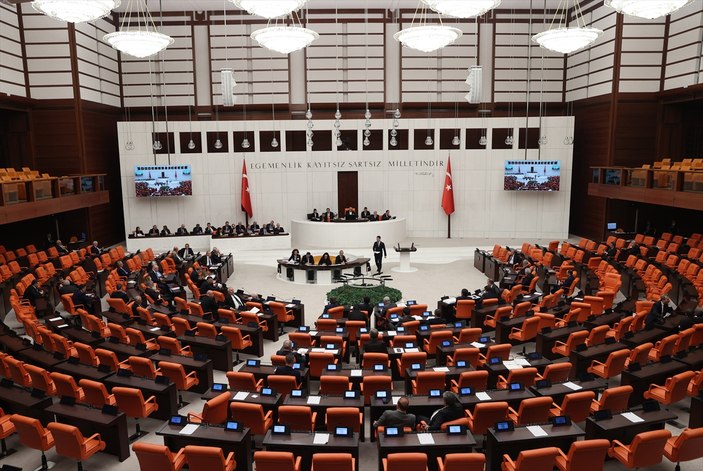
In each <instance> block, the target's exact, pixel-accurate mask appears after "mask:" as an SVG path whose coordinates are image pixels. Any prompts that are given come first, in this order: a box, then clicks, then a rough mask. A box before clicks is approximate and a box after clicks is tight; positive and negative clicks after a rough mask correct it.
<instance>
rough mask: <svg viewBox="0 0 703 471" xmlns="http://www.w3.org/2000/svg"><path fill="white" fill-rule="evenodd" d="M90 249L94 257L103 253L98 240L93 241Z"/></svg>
mask: <svg viewBox="0 0 703 471" xmlns="http://www.w3.org/2000/svg"><path fill="white" fill-rule="evenodd" d="M88 250H89V251H90V255H92V256H93V257H99V256H100V254H101V253H102V250H101V249H100V246H98V241H97V240H94V241H93V243H92V244H91V245H90V248H89V249H88Z"/></svg>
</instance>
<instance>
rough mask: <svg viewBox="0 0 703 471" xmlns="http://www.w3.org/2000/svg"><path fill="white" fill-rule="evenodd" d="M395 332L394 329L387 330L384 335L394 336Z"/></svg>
mask: <svg viewBox="0 0 703 471" xmlns="http://www.w3.org/2000/svg"><path fill="white" fill-rule="evenodd" d="M397 333H398V332H396V331H395V330H389V331H387V332H386V335H387V336H389V337H395V336H396V334H397Z"/></svg>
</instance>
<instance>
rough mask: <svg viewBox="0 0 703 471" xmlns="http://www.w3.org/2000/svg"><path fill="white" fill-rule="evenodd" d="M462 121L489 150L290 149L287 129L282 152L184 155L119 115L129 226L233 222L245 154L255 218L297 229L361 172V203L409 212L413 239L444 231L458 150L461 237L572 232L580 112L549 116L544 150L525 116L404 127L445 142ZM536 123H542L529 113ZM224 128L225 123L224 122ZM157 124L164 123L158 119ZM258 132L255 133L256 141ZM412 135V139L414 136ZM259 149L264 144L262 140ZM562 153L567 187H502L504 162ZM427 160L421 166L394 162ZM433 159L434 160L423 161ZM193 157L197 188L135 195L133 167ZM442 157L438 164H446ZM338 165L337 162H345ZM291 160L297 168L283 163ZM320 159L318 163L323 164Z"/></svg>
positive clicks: (229, 125) (456, 222) (199, 126)
mask: <svg viewBox="0 0 703 471" xmlns="http://www.w3.org/2000/svg"><path fill="white" fill-rule="evenodd" d="M372 122H373V126H372V129H380V128H382V127H383V128H384V129H388V126H390V124H391V123H390V121H385V120H381V119H373V120H372ZM332 123H333V121H332V120H326V121H322V120H316V121H315V133H316V134H318V133H323V132H332V131H331V130H332V129H333V128H332ZM457 124H458V125H459V126H460V127H461V129H462V132H461V140H462V146H463V143H464V142H465V139H464V138H465V131H464V130H465V129H467V128H481V127H487V128H488V148H487V149H482V150H452V151H449V150H439V149H435V150H413V149H412V142H411V143H410V146H411V149H410V150H407V151H399V150H388V144H387V143H386V144H385V149H384V150H381V151H329V152H321V151H312V152H311V151H307V152H288V151H286V147H285V145H286V143H285V132H283V133H282V135H281V138H280V139H279V140H280V141H281V146H282V147H281V149H282V151H281V152H273V153H267V152H256V153H248V154H246V155H244V154H242V153H233V152H230V153H227V154H185V155H184V154H181V153H180V148H179V144H178V142H179V139H178V138H177V137H176V139H175V140H176V152H175V153H174V154H172V155H171V156H170V162H169V158H168V156H166V155H157V156H154V155H153V153H152V151H151V141H150V140H151V131H152V124H151V123H149V122H132V123H125V122H123V123H119V124H118V127H119V137H120V143H119V145H120V165H121V166H120V168H121V176H122V177H121V179H122V194H123V205H124V214H125V227H126V228H127V230H128V231H131V230H133V229H134V227H135V226H141V227H142V229H144V230H146V228H147V227H150V226H151V225H152V224H157V225H158V226H159V227H161V226H162V225H164V224H167V225H168V226H169V227H170V228H171V229H172V230H175V228H176V227H177V226H178V225H179V224H180V223H185V224H186V226H187V227H188V228H189V229H190V228H191V227H192V226H193V225H195V223H196V222H200V223H202V224H203V225H204V223H206V222H212V223H213V224H214V225H221V224H223V223H224V221H225V220H229V221H230V222H232V223H234V222H236V221H238V220H243V216H244V215H243V213H242V211H241V210H240V191H241V186H240V185H241V169H242V160H243V159H244V158H246V162H247V167H248V176H249V182H250V189H251V199H252V206H253V210H254V219H256V220H258V221H259V222H260V223H262V222H264V221H267V220H270V219H274V220H276V221H280V222H281V224H282V225H283V226H284V227H285V228H286V229H289V228H290V221H291V220H292V219H301V218H305V215H306V214H307V213H308V212H310V211H311V210H312V208H314V207H316V208H317V209H318V210H319V211H323V210H324V209H325V208H326V207H327V206H330V207H332V208H335V209H336V206H337V177H336V172H337V171H338V170H341V171H349V170H352V171H353V170H356V171H358V172H359V206H360V207H363V206H368V207H369V208H370V209H371V210H374V209H377V210H379V213H380V212H381V211H382V210H385V209H390V210H391V213H392V214H394V215H396V216H398V217H404V218H406V219H407V230H408V236H409V237H445V236H446V233H447V217H446V216H445V214H444V212H443V210H442V209H441V207H440V202H441V197H442V188H443V184H444V177H445V165H446V161H447V157H448V156H449V155H450V154H451V162H452V173H453V178H454V198H455V205H456V209H457V210H456V212H455V213H454V215H452V236H453V237H514V238H564V237H566V236H567V234H568V227H569V200H570V197H571V171H572V150H573V148H572V146H568V145H565V144H564V137H565V136H567V135H573V119H572V118H570V117H553V118H544V119H543V120H542V127H543V132H542V134H543V135H545V136H546V137H547V140H548V142H547V144H546V145H544V146H542V149H540V150H537V149H534V150H529V151H528V152H525V150H524V149H517V140H518V139H517V133H518V129H519V128H521V127H523V128H524V126H525V119H524V118H519V119H518V118H494V119H485V120H482V119H479V118H471V119H460V120H459V121H458V122H457V121H456V120H454V119H433V120H431V121H428V120H427V119H413V120H406V119H402V118H401V127H402V128H404V129H409V130H410V134H411V135H412V130H413V129H414V128H418V129H427V128H434V129H435V136H434V138H435V148H437V147H439V144H438V141H439V129H440V128H443V129H449V128H455V127H457ZM529 125H530V126H531V127H538V126H539V119H538V118H531V119H530V123H529ZM217 126H219V129H218V128H217ZM510 127H512V128H514V130H515V136H516V138H515V145H514V148H513V149H508V150H493V149H491V148H490V147H491V140H492V139H491V138H492V128H510ZM353 128H356V129H358V130H359V132H358V136H359V141H360V142H359V146H358V148H359V149H361V148H362V147H363V146H362V144H361V139H362V138H363V135H362V132H361V131H362V130H363V120H343V129H353ZM271 129H272V123H271V122H270V121H259V122H252V121H250V122H248V123H247V124H246V130H248V131H252V130H254V131H257V130H271ZM304 129H305V121H285V122H277V123H276V130H277V131H285V130H304ZM156 130H157V131H162V132H163V131H165V130H166V129H165V124H164V123H157V125H156ZM216 130H219V131H220V132H221V133H224V132H229V133H230V134H229V136H230V141H231V137H232V131H241V130H244V123H242V122H220V123H213V122H200V123H193V131H194V132H202V133H203V142H204V141H205V132H206V131H216ZM169 131H170V132H173V131H176V132H187V131H189V125H188V123H184V122H174V123H169ZM130 136H131V139H132V140H133V141H134V145H135V148H134V149H133V150H131V151H128V150H126V149H125V141H127V140H128V139H130ZM258 138H259V134H258V133H256V139H257V140H258ZM411 141H412V139H411ZM230 144H231V142H230ZM255 147H256V148H257V149H259V147H260V146H259V143H258V142H256V144H255ZM540 158H541V159H544V160H561V162H562V176H561V177H562V180H561V191H559V192H555V193H540V192H536V193H526V192H508V191H504V190H503V165H504V161H505V160H508V159H510V160H517V159H525V160H537V159H540ZM398 161H400V162H404V163H405V164H407V163H408V162H418V161H419V162H420V164H419V166H393V165H392V164H393V163H396V162H398ZM423 162H432V163H434V165H425V164H423ZM169 163H170V164H172V165H178V164H190V165H192V168H193V196H192V197H175V198H161V199H159V198H153V199H149V198H136V196H135V190H134V166H135V165H140V164H142V165H153V164H160V165H163V164H169ZM438 163H439V164H438ZM342 164H343V166H342V167H339V168H334V167H331V166H330V165H342ZM284 165H286V166H288V167H292V168H283V166H284ZM318 166H319V167H318Z"/></svg>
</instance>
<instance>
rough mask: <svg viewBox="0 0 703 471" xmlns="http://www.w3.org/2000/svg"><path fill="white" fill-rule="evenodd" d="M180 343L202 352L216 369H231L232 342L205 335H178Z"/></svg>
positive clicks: (194, 351) (194, 352) (196, 351)
mask: <svg viewBox="0 0 703 471" xmlns="http://www.w3.org/2000/svg"><path fill="white" fill-rule="evenodd" d="M178 340H179V341H180V342H181V345H188V346H190V349H191V350H192V351H193V355H195V354H196V353H202V354H203V355H205V356H207V357H208V358H209V359H211V360H212V367H213V368H214V369H216V370H218V371H232V363H233V357H232V342H231V341H230V340H229V339H227V340H224V341H222V340H217V339H211V338H207V337H190V336H187V335H186V336H183V337H178Z"/></svg>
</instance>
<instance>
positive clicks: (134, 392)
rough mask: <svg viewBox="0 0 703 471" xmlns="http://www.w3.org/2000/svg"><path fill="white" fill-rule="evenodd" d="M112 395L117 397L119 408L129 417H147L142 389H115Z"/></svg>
mask: <svg viewBox="0 0 703 471" xmlns="http://www.w3.org/2000/svg"><path fill="white" fill-rule="evenodd" d="M112 394H114V395H115V400H116V401H117V407H118V408H119V409H120V410H121V411H122V412H124V413H125V414H127V415H128V416H129V417H144V416H145V415H146V406H145V404H144V396H143V395H142V391H141V390H140V389H136V388H123V387H114V388H112Z"/></svg>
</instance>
